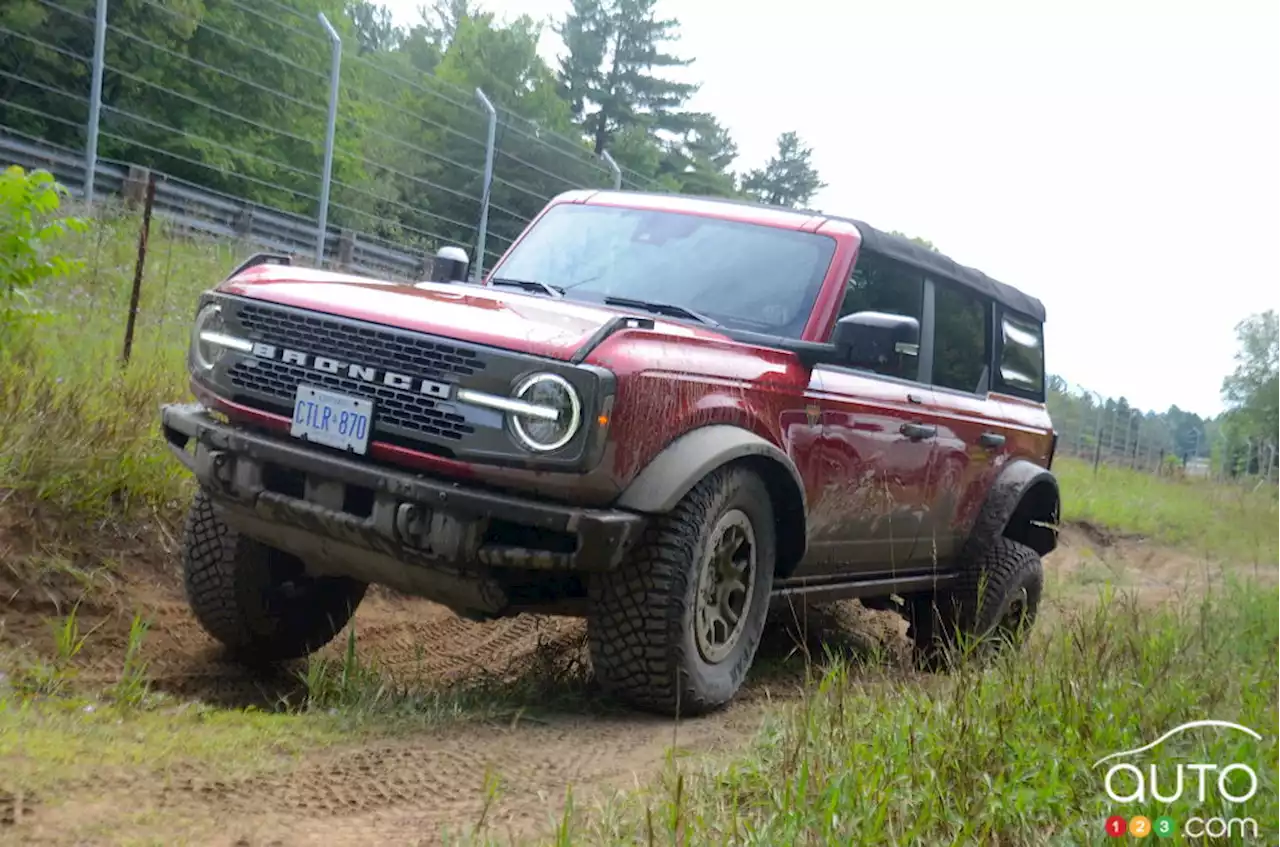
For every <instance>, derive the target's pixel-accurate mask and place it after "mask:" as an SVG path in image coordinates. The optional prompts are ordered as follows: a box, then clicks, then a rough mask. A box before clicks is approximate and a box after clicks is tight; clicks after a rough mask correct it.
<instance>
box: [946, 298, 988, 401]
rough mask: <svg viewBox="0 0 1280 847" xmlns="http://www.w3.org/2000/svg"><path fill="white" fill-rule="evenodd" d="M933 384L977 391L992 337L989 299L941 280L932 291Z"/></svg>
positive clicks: (981, 379)
mask: <svg viewBox="0 0 1280 847" xmlns="http://www.w3.org/2000/svg"><path fill="white" fill-rule="evenodd" d="M933 312H934V330H933V384H934V385H938V386H942V387H943V388H954V389H956V390H958V391H974V392H976V391H977V390H978V389H979V388H980V387H981V386H982V383H983V381H984V377H985V373H984V372H985V371H986V369H987V363H988V362H990V361H991V357H990V356H989V355H988V353H987V349H988V348H987V345H988V340H989V339H990V338H991V329H990V326H991V325H990V322H989V321H990V316H991V309H990V307H989V306H988V304H987V301H986V300H984V299H983V298H981V297H979V296H978V295H977V294H972V293H970V292H969V291H967V290H965V289H963V288H960V287H959V286H955V285H950V284H948V283H945V282H938V283H936V284H935V286H934V293H933Z"/></svg>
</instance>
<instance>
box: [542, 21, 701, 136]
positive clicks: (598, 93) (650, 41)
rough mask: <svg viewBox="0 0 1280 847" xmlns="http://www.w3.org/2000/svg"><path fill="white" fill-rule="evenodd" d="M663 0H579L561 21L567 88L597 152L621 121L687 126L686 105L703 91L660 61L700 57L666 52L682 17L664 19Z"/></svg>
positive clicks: (678, 62) (674, 63) (682, 63)
mask: <svg viewBox="0 0 1280 847" xmlns="http://www.w3.org/2000/svg"><path fill="white" fill-rule="evenodd" d="M656 2H657V0H573V6H572V8H571V10H570V12H569V14H568V15H567V16H566V17H565V20H564V22H563V23H562V24H561V25H560V26H559V27H558V28H557V30H556V31H557V32H558V33H559V34H560V37H561V38H562V39H564V43H565V47H566V48H567V50H568V54H567V55H566V56H565V58H564V59H563V60H562V61H561V65H560V86H561V91H562V93H563V95H564V97H565V99H567V100H568V101H569V104H570V106H571V108H572V109H573V113H574V116H575V117H576V118H578V119H579V120H580V121H581V122H582V126H583V128H584V129H585V130H586V131H587V132H588V133H589V134H590V135H591V137H592V139H593V143H594V147H595V152H596V154H597V155H599V154H601V153H603V152H604V151H605V150H606V149H607V148H608V147H609V144H610V142H611V141H612V140H613V137H614V135H615V134H616V133H617V132H618V131H619V130H621V129H625V128H627V127H631V126H637V125H639V126H644V127H646V128H648V129H667V130H677V131H678V130H682V129H684V128H686V124H687V122H686V121H685V120H684V119H683V118H682V116H681V115H679V113H678V110H679V109H680V108H681V107H682V106H683V105H684V104H685V102H686V101H687V100H688V99H689V97H690V96H692V95H693V93H694V92H695V91H697V86H696V85H690V84H686V83H681V82H674V81H672V80H669V79H664V78H662V77H660V76H657V75H655V74H654V69H661V68H674V67H686V66H688V65H690V64H692V61H693V60H692V59H680V58H678V57H676V56H673V55H671V54H669V53H665V52H663V49H662V47H663V45H664V44H666V43H668V42H673V41H676V40H677V39H678V35H677V32H676V31H677V30H678V28H679V26H680V22H679V21H677V20H675V19H674V18H672V19H663V20H660V19H658V17H657V15H656V14H655V12H654V5H655V4H656Z"/></svg>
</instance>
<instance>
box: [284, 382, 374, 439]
mask: <svg viewBox="0 0 1280 847" xmlns="http://www.w3.org/2000/svg"><path fill="white" fill-rule="evenodd" d="M371 429H373V403H372V401H369V400H362V399H361V398H359V397H352V396H350V395H348V394H335V393H334V392H332V391H326V390H325V389H323V388H316V387H315V386H311V385H299V386H298V392H297V394H295V395H294V400H293V425H292V426H291V427H290V429H289V434H290V435H292V436H293V437H295V438H303V439H306V440H307V441H314V442H315V443H317V444H324V445H325V446H327V447H337V448H338V449H339V450H349V451H351V452H353V453H360V454H361V455H363V454H364V452H365V451H366V450H368V449H369V431H370V430H371Z"/></svg>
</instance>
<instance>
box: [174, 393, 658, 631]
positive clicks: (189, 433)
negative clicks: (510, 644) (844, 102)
mask: <svg viewBox="0 0 1280 847" xmlns="http://www.w3.org/2000/svg"><path fill="white" fill-rule="evenodd" d="M161 420H162V428H163V432H164V436H165V439H166V440H167V441H168V443H169V446H170V448H171V449H172V450H173V452H174V454H175V455H176V456H177V457H178V458H179V460H181V461H182V463H183V464H184V465H186V467H187V468H188V469H190V470H191V471H192V473H194V474H195V476H196V478H197V480H198V481H199V482H200V485H201V486H202V487H203V488H204V489H205V491H206V492H207V493H208V495H209V497H210V498H211V499H212V501H213V504H214V506H215V508H217V509H218V511H219V513H220V514H221V515H222V516H223V518H224V520H226V521H227V523H228V524H229V525H231V526H233V527H234V528H236V529H237V530H238V531H240V532H242V533H244V534H245V535H248V536H250V537H252V538H257V539H259V540H261V541H263V542H264V543H268V544H271V545H272V546H275V547H278V548H280V549H283V550H285V551H287V552H290V553H293V554H294V555H296V556H298V557H299V558H300V559H302V560H303V561H304V562H306V564H307V567H308V569H309V570H311V571H312V572H315V573H317V574H331V575H336V574H342V575H346V576H352V577H355V578H357V579H362V580H364V581H367V582H375V583H381V584H385V585H389V586H391V587H393V588H396V589H398V590H401V591H405V592H408V593H412V594H417V595H420V596H425V597H428V598H431V599H434V600H437V601H438V602H442V603H445V604H446V605H449V606H451V607H453V608H455V609H457V610H459V611H470V612H477V613H482V614H497V613H501V612H503V611H504V610H506V609H507V608H508V607H509V606H511V605H512V602H513V598H512V596H511V586H512V585H513V584H515V583H521V582H524V583H527V582H528V581H529V580H530V578H531V577H532V578H534V580H535V581H536V578H537V576H538V574H539V572H542V573H543V574H544V575H545V576H552V575H553V574H561V575H563V574H565V573H572V572H588V571H602V570H603V571H607V570H611V569H613V568H614V567H616V566H617V565H618V563H619V562H620V561H621V560H622V558H623V556H625V555H626V553H627V552H628V551H629V550H630V548H631V546H632V545H633V543H634V542H635V540H636V539H637V538H638V537H639V535H640V533H641V532H642V531H643V528H644V518H643V516H641V515H637V514H634V513H631V512H625V511H620V510H610V509H585V508H578V507H574V506H567V505H559V504H552V503H541V502H538V501H535V500H532V499H528V498H525V497H519V496H514V495H510V494H504V493H498V492H494V491H489V490H486V489H483V488H477V487H470V486H467V485H465V484H463V483H458V482H452V481H445V480H440V479H432V478H429V477H424V476H421V475H418V474H414V473H408V472H405V471H401V470H397V469H394V468H387V467H384V466H379V465H372V464H369V463H367V462H361V461H355V460H352V459H350V458H347V457H346V456H345V455H343V454H341V453H338V452H333V451H330V450H328V449H327V448H323V447H316V446H314V445H307V444H304V443H302V442H295V441H292V440H289V439H285V438H279V437H273V436H269V435H264V434H259V433H257V432H254V431H250V430H246V429H240V428H237V427H234V426H230V425H228V424H225V423H221V422H219V421H218V420H216V419H215V418H214V417H213V416H211V415H210V413H209V411H208V410H207V409H206V408H205V407H204V406H202V405H200V404H198V403H192V404H174V405H167V406H164V407H162V410H161ZM513 574H515V576H513Z"/></svg>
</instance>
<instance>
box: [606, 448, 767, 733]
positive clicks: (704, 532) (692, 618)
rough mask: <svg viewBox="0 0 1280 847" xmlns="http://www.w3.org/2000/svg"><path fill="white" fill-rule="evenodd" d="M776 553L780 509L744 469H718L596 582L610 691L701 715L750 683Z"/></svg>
mask: <svg viewBox="0 0 1280 847" xmlns="http://www.w3.org/2000/svg"><path fill="white" fill-rule="evenodd" d="M776 555H777V543H776V539H775V529H774V517H773V506H772V503H771V501H770V499H769V492H768V490H767V489H766V488H765V486H764V483H763V482H762V481H761V480H760V478H759V477H758V476H756V475H755V474H754V473H752V472H750V471H749V470H747V469H746V468H743V467H727V468H721V469H719V470H717V471H714V472H712V473H711V474H709V475H708V476H707V477H705V478H704V479H703V480H702V481H701V482H699V483H698V484H697V485H695V486H694V487H693V489H692V490H691V491H690V492H689V493H688V494H686V495H685V497H684V499H682V500H681V501H680V502H679V503H678V504H677V505H676V507H675V508H674V509H673V510H672V511H671V512H670V513H668V514H666V515H662V516H660V517H657V518H655V519H654V521H653V522H652V523H651V524H650V525H649V527H648V528H647V529H646V531H645V534H644V536H643V538H642V539H641V540H640V543H639V544H638V545H637V547H636V549H635V550H633V551H632V552H631V553H630V554H629V555H628V556H627V558H626V560H625V561H624V562H623V563H622V565H621V566H620V567H619V568H618V570H616V571H614V572H611V573H607V574H600V575H598V576H597V577H596V578H595V579H594V580H593V581H592V584H591V615H590V618H589V620H588V636H589V643H590V649H591V663H592V666H593V667H594V669H595V673H596V678H597V679H598V680H599V682H600V684H601V686H602V687H603V688H604V689H605V691H607V692H609V693H611V694H613V695H615V696H617V697H619V698H620V699H622V700H625V701H626V702H628V703H630V704H632V705H634V706H637V707H639V708H642V709H646V710H648V711H653V712H658V713H661V714H668V715H676V714H683V715H697V714H702V713H705V712H709V711H712V710H714V709H717V708H719V707H721V706H723V705H725V704H726V703H728V702H729V701H730V700H731V699H733V697H734V695H735V694H736V693H737V692H738V689H739V688H740V687H741V686H742V682H743V680H744V679H745V678H746V675H747V671H748V670H749V669H750V667H751V663H752V661H753V660H754V658H755V654H756V648H757V647H758V646H759V644H760V636H761V633H762V632H763V631H764V623H765V616H766V614H767V612H768V609H769V594H770V591H771V590H772V586H773V570H774V560H775V558H776Z"/></svg>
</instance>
